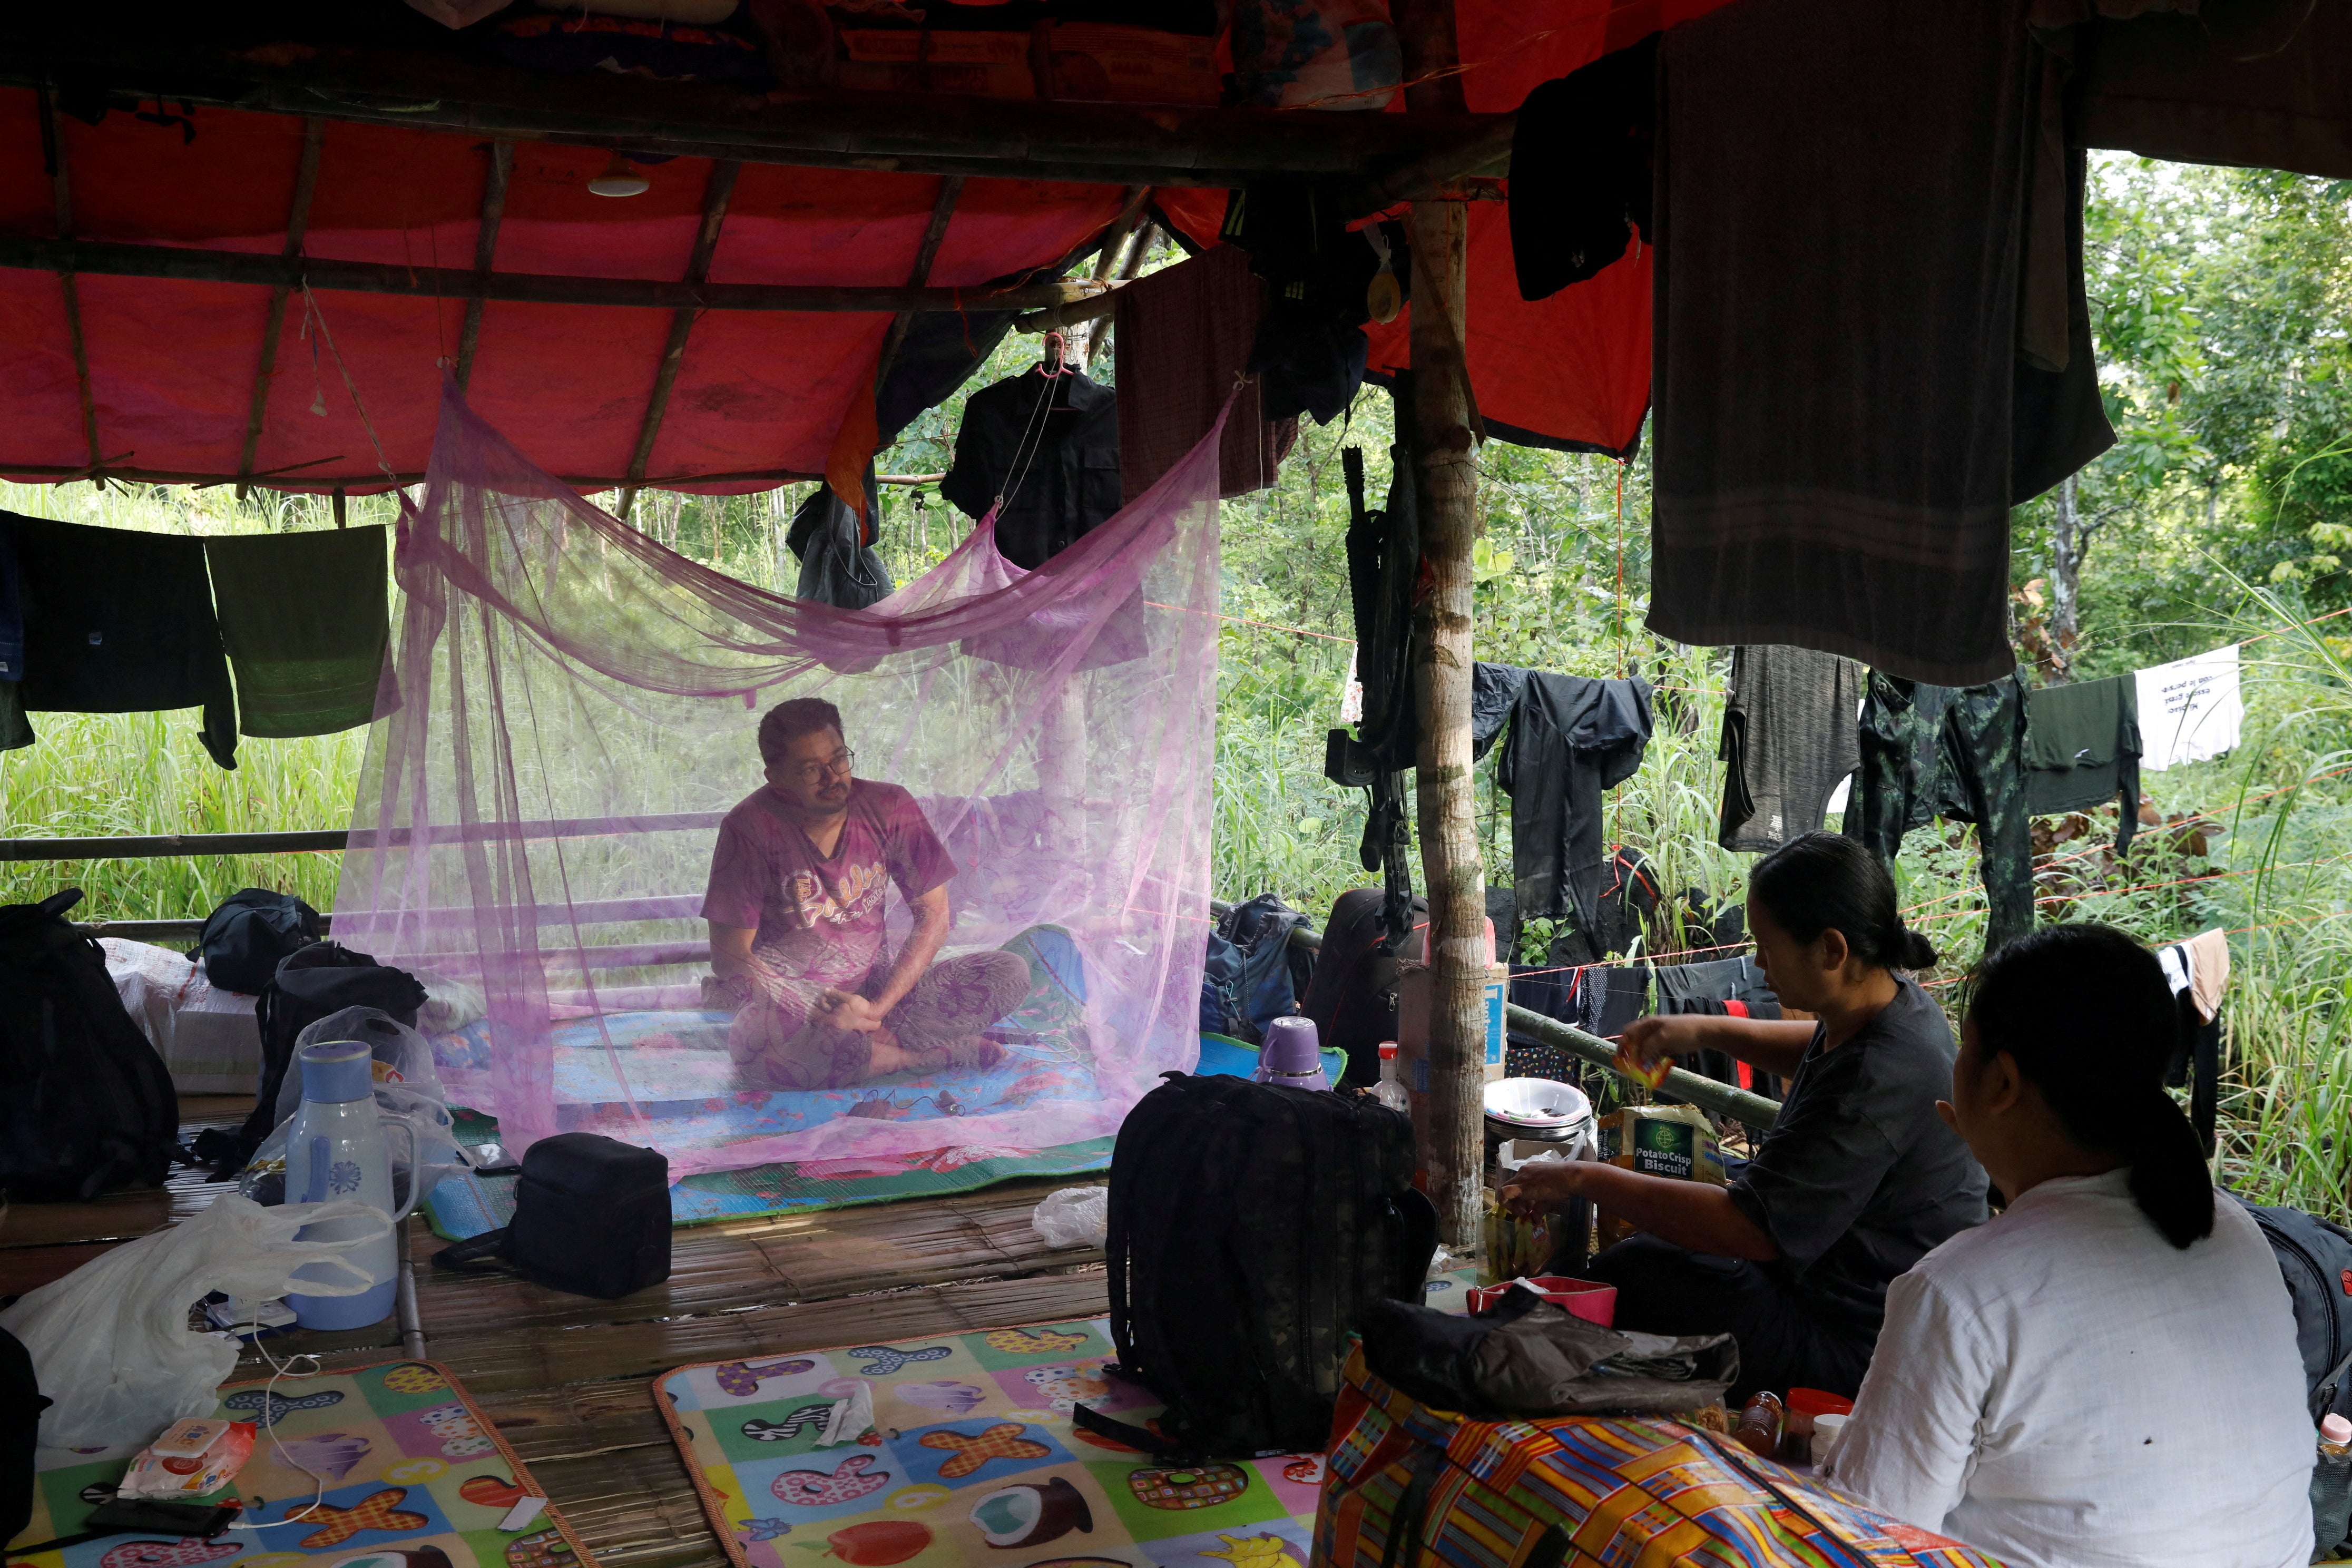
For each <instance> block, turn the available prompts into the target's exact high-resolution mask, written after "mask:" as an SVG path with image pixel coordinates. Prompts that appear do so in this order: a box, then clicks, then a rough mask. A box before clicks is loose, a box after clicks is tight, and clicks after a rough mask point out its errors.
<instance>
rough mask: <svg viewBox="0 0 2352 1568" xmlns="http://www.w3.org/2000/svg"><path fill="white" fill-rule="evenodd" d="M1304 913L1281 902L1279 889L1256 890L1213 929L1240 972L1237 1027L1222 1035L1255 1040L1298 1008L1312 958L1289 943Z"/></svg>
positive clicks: (1304, 919) (1312, 967)
mask: <svg viewBox="0 0 2352 1568" xmlns="http://www.w3.org/2000/svg"><path fill="white" fill-rule="evenodd" d="M1306 923H1307V917H1306V916H1305V915H1303V914H1300V913H1299V912H1298V911H1297V910H1294V909H1292V908H1291V907H1290V906H1289V905H1288V904H1286V903H1284V902H1283V901H1282V895H1281V894H1280V893H1260V894H1259V895H1258V896H1257V897H1256V898H1254V899H1252V900H1249V901H1248V902H1247V903H1244V904H1240V905H1236V906H1235V907H1234V909H1233V910H1230V911H1229V912H1228V913H1227V914H1226V915H1225V917H1224V918H1223V920H1221V921H1218V922H1217V932H1218V934H1219V935H1221V936H1223V938H1224V939H1225V940H1226V941H1228V942H1232V943H1233V944H1234V947H1235V948H1236V949H1237V950H1239V952H1240V956H1241V974H1240V977H1239V978H1238V979H1237V980H1235V981H1234V995H1235V997H1236V998H1237V1000H1238V1002H1239V1004H1240V1016H1239V1018H1238V1019H1237V1020H1236V1022H1237V1024H1238V1027H1237V1028H1234V1029H1228V1030H1225V1031H1224V1033H1226V1034H1230V1035H1234V1036H1237V1037H1239V1038H1241V1039H1244V1040H1247V1041H1249V1042H1250V1043H1251V1044H1252V1045H1255V1044H1257V1043H1258V1042H1259V1041H1261V1040H1263V1039H1264V1038H1265V1026H1267V1025H1268V1024H1270V1023H1272V1022H1273V1021H1274V1020H1275V1019H1276V1018H1280V1017H1286V1016H1288V1015H1290V1014H1292V1013H1295V1012H1297V1010H1298V998H1299V995H1300V994H1301V993H1302V992H1304V991H1305V990H1306V989H1307V982H1308V980H1309V978H1310V977H1311V975H1312V973H1313V971H1314V967H1315V961H1314V959H1313V958H1312V957H1310V956H1309V955H1308V954H1307V952H1304V951H1302V950H1301V949H1299V948H1297V947H1295V946H1293V945H1292V944H1291V941H1290V933H1291V932H1292V931H1296V930H1297V929H1298V928H1299V927H1300V926H1303V925H1305V924H1306Z"/></svg>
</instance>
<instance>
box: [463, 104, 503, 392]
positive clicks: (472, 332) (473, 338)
mask: <svg viewBox="0 0 2352 1568" xmlns="http://www.w3.org/2000/svg"><path fill="white" fill-rule="evenodd" d="M513 174H514V143H513V142H491V143H490V166H489V168H488V170H487V171H486V172H485V173H484V174H483V175H482V218H481V223H480V225H479V226H478V227H477V228H476V229H475V231H474V276H475V277H476V278H488V276H489V275H490V263H491V262H492V261H494V260H496V259H497V258H498V254H499V225H500V224H501V223H503V222H504V221H505V219H506V214H507V181H508V180H509V178H511V177H512V176H513ZM484 298H485V297H484V296H480V295H477V296H476V297H475V298H473V299H471V300H467V301H466V323H465V325H464V326H462V327H460V328H459V329H458V330H457V370H456V374H457V390H458V391H460V392H463V391H465V390H466V384H467V383H468V382H470V381H472V380H473V379H474V350H475V349H476V348H477V347H478V346H479V344H480V343H481V341H482V305H483V300H484Z"/></svg>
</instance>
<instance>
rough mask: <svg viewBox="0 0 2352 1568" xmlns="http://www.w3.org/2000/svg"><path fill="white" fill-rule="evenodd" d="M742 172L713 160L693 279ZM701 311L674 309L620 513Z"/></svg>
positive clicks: (705, 270) (703, 271) (705, 275)
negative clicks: (667, 338)
mask: <svg viewBox="0 0 2352 1568" xmlns="http://www.w3.org/2000/svg"><path fill="white" fill-rule="evenodd" d="M742 172H743V165H742V164H740V163H713V164H711V165H710V181H709V184H707V185H705V186H704V187H703V191H702V226H701V227H700V228H698V229H697V230H696V231H695V236H694V253H693V254H692V255H691V256H689V257H688V258H687V263H686V280H687V282H688V283H689V284H693V285H696V286H699V285H701V284H702V283H704V282H706V281H707V280H708V279H709V277H710V258H712V257H713V256H715V255H717V254H718V251H719V230H720V229H722V228H724V227H725V226H726V225H727V203H728V201H729V200H730V198H731V197H732V196H733V195H734V194H735V177H736V176H737V175H738V174H741V173H742ZM701 313H702V312H701V311H699V310H696V309H694V308H693V307H691V306H680V307H679V308H678V309H677V310H673V311H672V312H671V313H670V320H669V341H668V342H665V343H664V344H663V345H662V356H661V361H660V363H658V364H657V365H656V366H655V369H654V388H653V391H652V393H651V394H649V395H647V396H646V416H645V421H644V423H643V424H642V425H640V426H638V428H637V446H636V450H635V451H634V452H632V453H631V454H630V455H629V482H628V483H627V484H625V485H623V486H622V487H621V503H620V505H618V506H616V507H614V509H613V510H614V515H616V516H619V517H624V518H625V517H627V516H628V515H629V505H630V503H631V502H633V501H635V500H636V499H637V491H638V489H640V488H641V486H642V485H643V483H644V480H645V477H646V464H647V463H649V462H651V461H652V460H653V455H654V442H655V441H656V440H657V439H658V438H659V437H660V436H661V426H662V416H664V415H665V414H667V413H668V412H669V395H670V389H671V388H672V387H674V386H676V385H677V372H678V367H679V366H680V365H682V364H684V363H686V340H687V338H688V336H689V335H691V334H692V332H693V331H694V321H695V318H696V317H697V316H699V315H700V314H701Z"/></svg>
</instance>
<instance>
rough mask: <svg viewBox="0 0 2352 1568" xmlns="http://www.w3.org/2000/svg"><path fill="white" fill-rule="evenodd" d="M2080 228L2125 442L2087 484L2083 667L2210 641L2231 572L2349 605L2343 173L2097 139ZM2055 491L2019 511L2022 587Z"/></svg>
mask: <svg viewBox="0 0 2352 1568" xmlns="http://www.w3.org/2000/svg"><path fill="white" fill-rule="evenodd" d="M2084 259H2085V267H2086V271H2087V281H2088V284H2089V291H2090V296H2091V308H2092V317H2093V331H2094V334H2095V338H2096V347H2097V351H2098V356H2099V365H2100V382H2101V386H2102V389H2103V391H2104V393H2105V401H2106V405H2107V413H2108V416H2109V418H2110V419H2112V420H2113V421H2114V423H2115V426H2116V446H2115V447H2114V449H2113V450H2111V451H2110V452H2108V453H2107V454H2106V455H2105V457H2103V458H2099V459H2098V460H2097V461H2096V462H2095V463H2093V464H2092V465H2091V466H2090V467H2089V468H2087V469H2085V470H2084V473H2083V475H2082V476H2081V479H2080V481H2079V505H2080V510H2081V514H2082V516H2083V517H2084V519H2085V520H2086V521H2090V522H2091V523H2092V524H2093V526H2094V528H2095V536H2094V540H2093V543H2092V545H2091V550H2090V564H2089V567H2088V569H2087V570H2086V572H2085V574H2084V579H2083V612H2082V614H2083V626H2084V647H2083V650H2082V657H2081V662H2080V664H2079V666H2078V673H2079V674H2081V675H2085V676H2098V675H2105V674H2111V673H2114V672H2116V671H2118V670H2123V669H2128V668H2134V667H2135V666H2137V665H2141V664H2145V663H2148V662H2151V661H2155V660H2159V659H2163V658H2178V657H2180V656H2182V655H2185V654H2189V653H2193V652H2196V651H2198V650H2199V649H2200V648H2202V647H2210V646H2211V644H2212V643H2213V642H2214V641H2216V640H2218V639H2216V637H2214V636H2213V627H2214V626H2215V624H2216V617H2217V616H2226V615H2229V614H2231V613H2234V612H2236V611H2239V610H2242V609H2245V608H2248V607H2249V605H2248V602H2247V601H2246V600H2245V598H2244V596H2243V595H2242V593H2240V592H2239V591H2238V589H2236V588H2235V587H2234V586H2232V579H2233V578H2235V579H2242V580H2243V581H2245V582H2247V583H2258V584H2265V585H2270V586H2273V587H2275V588H2277V589H2279V590H2280V591H2281V593H2282V594H2283V595H2284V597H2285V599H2286V601H2287V602H2289V603H2291V604H2293V605H2295V606H2298V607H2300V608H2302V609H2304V610H2306V611H2309V612H2312V613H2317V612H2320V611H2325V610H2329V609H2335V608H2339V607H2341V606H2343V605H2345V604H2347V602H2352V575H2347V563H2352V344H2347V324H2348V323H2347V310H2352V181H2343V180H2337V181H2326V180H2316V179H2308V178H2304V177H2300V176H2296V175H2292V174H2280V173H2278V172H2276V171H2273V170H2258V169H2223V168H2203V167H2193V166H2188V165H2181V164H2167V163H2156V162H2155V161H2153V160H2150V159H2145V158H2137V157H2132V156H2128V155H2125V154H2107V153H2103V154H2097V155H2095V156H2094V159H2093V162H2092V168H2091V199H2090V202H2089V204H2088V206H2087V211H2086V213H2085V247H2084ZM2053 505H2054V497H2050V496H2045V497H2042V498H2040V499H2038V500H2034V501H2032V502H2031V503H2029V504H2028V505H2026V506H2024V507H2022V508H2021V509H2020V511H2019V517H2018V528H2017V534H2016V539H2015V545H2016V553H2015V555H2014V558H2013V559H2014V576H2015V579H2016V581H2017V582H2018V583H2019V584H2021V585H2022V584H2025V583H2027V582H2029V581H2031V580H2032V579H2036V578H2046V577H2047V575H2048V574H2049V573H2050V571H2051V569H2052V564H2053V563H2052V559H2051V541H2050V525H2051V521H2052V515H2053Z"/></svg>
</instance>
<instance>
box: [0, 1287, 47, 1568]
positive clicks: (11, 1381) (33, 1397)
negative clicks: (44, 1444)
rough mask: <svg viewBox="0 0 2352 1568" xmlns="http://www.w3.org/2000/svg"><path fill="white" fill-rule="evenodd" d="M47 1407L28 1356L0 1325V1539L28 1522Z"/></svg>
mask: <svg viewBox="0 0 2352 1568" xmlns="http://www.w3.org/2000/svg"><path fill="white" fill-rule="evenodd" d="M48 1407H49V1401H48V1400H47V1399H44V1398H43V1397H41V1385H40V1383H39V1381H38V1380H37V1378H36V1377H35V1376H34V1375H33V1358H32V1357H31V1356H30V1355H29V1354H27V1353H26V1350H25V1347H24V1345H23V1343H22V1342H20V1341H18V1340H17V1338H16V1335H14V1334H12V1333H10V1332H8V1331H7V1330H5V1329H0V1544H5V1543H6V1542H11V1541H14V1540H16V1537H18V1536H19V1535H22V1534H23V1533H25V1527H26V1525H28V1524H30V1523H32V1522H33V1450H34V1449H35V1447H37V1446H38V1444H39V1442H40V1433H41V1412H42V1411H44V1410H47V1408H48Z"/></svg>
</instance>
